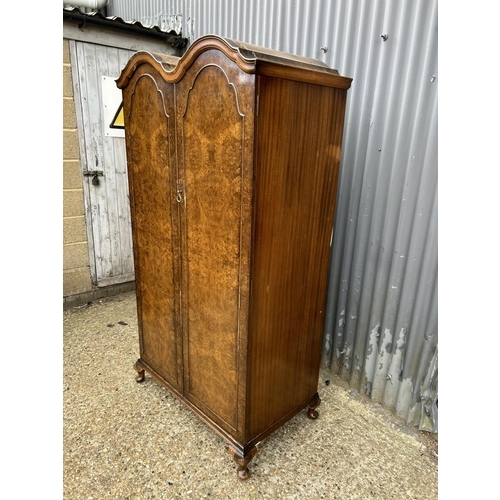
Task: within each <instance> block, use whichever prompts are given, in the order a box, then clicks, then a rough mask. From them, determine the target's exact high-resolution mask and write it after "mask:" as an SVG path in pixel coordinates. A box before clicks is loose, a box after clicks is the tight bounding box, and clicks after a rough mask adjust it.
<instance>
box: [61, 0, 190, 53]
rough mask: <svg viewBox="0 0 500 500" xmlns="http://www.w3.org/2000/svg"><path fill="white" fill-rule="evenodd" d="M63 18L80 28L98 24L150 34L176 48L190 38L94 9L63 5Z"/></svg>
mask: <svg viewBox="0 0 500 500" xmlns="http://www.w3.org/2000/svg"><path fill="white" fill-rule="evenodd" d="M63 20H64V21H69V22H73V23H77V24H78V26H79V27H80V28H83V27H85V26H86V25H87V26H96V27H100V28H106V29H112V30H118V31H122V32H126V33H134V34H137V35H141V36H148V37H151V38H155V39H156V40H163V41H164V42H165V43H167V44H168V45H170V46H172V47H174V48H179V49H181V48H183V47H185V46H186V45H187V44H188V39H187V38H184V37H182V35H179V34H177V33H176V32H175V31H174V30H172V31H169V32H168V33H167V32H165V31H161V29H160V28H159V27H158V26H152V27H150V26H144V25H143V24H141V23H140V22H138V21H134V22H127V21H124V20H123V19H122V18H120V17H116V16H115V17H104V16H103V15H102V14H101V13H99V12H97V11H94V12H88V13H84V12H81V11H80V10H79V9H77V8H76V7H70V8H67V7H63Z"/></svg>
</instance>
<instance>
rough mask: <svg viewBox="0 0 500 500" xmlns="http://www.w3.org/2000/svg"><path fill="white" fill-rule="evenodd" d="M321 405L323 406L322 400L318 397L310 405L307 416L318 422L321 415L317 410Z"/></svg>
mask: <svg viewBox="0 0 500 500" xmlns="http://www.w3.org/2000/svg"><path fill="white" fill-rule="evenodd" d="M320 404H321V399H320V398H319V396H318V398H317V399H316V400H315V401H313V402H312V403H311V404H310V405H309V408H308V409H307V416H308V417H309V418H310V419H311V420H316V419H317V418H318V417H319V413H318V412H317V411H316V408H317V407H318V406H319V405H320Z"/></svg>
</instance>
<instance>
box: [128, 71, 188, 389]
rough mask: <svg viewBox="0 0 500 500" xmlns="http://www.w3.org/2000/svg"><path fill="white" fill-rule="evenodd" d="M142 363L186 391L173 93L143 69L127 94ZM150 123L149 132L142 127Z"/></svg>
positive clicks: (130, 183) (155, 76)
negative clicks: (181, 361) (174, 190)
mask: <svg viewBox="0 0 500 500" xmlns="http://www.w3.org/2000/svg"><path fill="white" fill-rule="evenodd" d="M124 100H125V102H126V109H127V117H126V122H127V124H128V127H127V133H128V134H129V140H128V141H127V146H128V147H127V163H128V175H129V189H130V204H131V212H132V214H133V217H132V229H133V230H132V235H133V248H134V261H135V269H136V274H135V276H136V285H137V294H138V298H139V300H138V306H139V315H138V316H139V325H140V326H139V327H140V329H141V335H140V341H141V357H143V358H144V360H146V361H147V362H148V363H149V364H151V366H153V367H154V368H155V369H156V370H157V371H158V373H160V374H161V375H162V376H163V377H164V378H165V379H166V380H168V381H169V382H170V383H171V384H172V385H174V386H175V387H178V388H182V370H181V366H180V365H179V359H180V356H181V352H182V343H181V340H182V339H180V338H179V337H178V335H177V325H178V324H179V319H180V318H179V307H180V303H179V276H178V270H179V248H178V244H177V241H176V240H177V239H178V234H177V231H176V228H175V224H172V223H173V221H175V218H176V209H177V207H176V206H175V201H174V199H173V196H172V192H171V185H172V184H173V183H175V177H176V175H175V159H174V153H173V149H174V145H175V136H174V131H173V128H174V123H173V119H172V117H173V116H174V112H173V105H174V103H173V89H172V87H171V86H165V85H163V84H162V82H161V78H159V77H158V75H157V73H156V72H154V71H153V70H152V68H146V67H145V66H143V67H142V68H141V71H139V72H137V73H136V75H135V76H134V79H133V82H132V83H131V85H130V86H129V87H127V89H126V91H125V92H124ZM145 122H147V123H148V127H144V126H143V125H142V124H143V123H145ZM159 144H161V145H162V147H158V145H159Z"/></svg>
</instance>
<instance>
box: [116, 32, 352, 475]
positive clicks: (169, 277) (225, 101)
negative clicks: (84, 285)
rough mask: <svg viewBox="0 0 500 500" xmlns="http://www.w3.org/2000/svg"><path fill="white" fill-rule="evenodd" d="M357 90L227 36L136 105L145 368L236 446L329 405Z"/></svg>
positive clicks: (133, 79)
mask: <svg viewBox="0 0 500 500" xmlns="http://www.w3.org/2000/svg"><path fill="white" fill-rule="evenodd" d="M350 84H351V79H350V78H345V77H342V76H340V75H339V74H338V72H337V71H335V70H333V69H330V68H328V67H327V66H326V65H324V64H323V63H321V62H319V61H316V60H313V59H308V58H302V57H296V56H291V55H289V54H284V53H280V52H276V51H271V50H267V49H264V48H262V47H255V46H252V45H249V44H245V43H241V42H236V41H234V40H229V39H224V38H220V37H215V36H206V37H202V38H200V39H198V40H197V41H196V42H195V43H194V44H193V45H192V46H191V47H190V48H189V49H188V51H187V52H186V54H185V55H184V56H183V57H182V58H181V59H179V61H178V62H177V64H172V58H171V57H165V56H162V55H158V54H150V53H147V52H138V53H136V54H135V55H134V56H133V57H132V58H131V59H130V61H129V62H128V63H127V65H126V67H125V68H124V70H123V72H122V74H121V76H120V78H119V79H118V80H117V85H118V87H119V88H121V89H122V92H123V108H124V118H125V136H126V144H127V160H128V176H129V188H130V205H131V212H132V234H133V244H134V245H133V246H134V261H135V276H136V291H137V306H138V318H139V337H140V359H139V360H138V361H137V363H136V369H137V371H138V372H139V375H138V377H137V380H138V381H142V380H143V379H144V373H145V371H146V372H148V373H150V374H151V375H152V376H153V377H154V378H156V379H157V380H158V381H159V382H160V383H161V384H163V385H164V386H165V387H166V388H168V389H169V390H170V391H171V392H172V393H173V394H175V395H176V396H177V397H178V398H179V399H180V400H181V401H183V402H184V403H185V404H186V405H187V406H188V407H189V408H191V409H192V410H193V411H194V412H195V413H196V414H197V415H198V416H200V417H201V418H202V419H203V420H204V421H205V422H206V423H208V424H209V425H210V426H211V427H212V428H213V429H214V430H215V431H217V432H218V433H219V434H220V435H221V436H222V437H224V438H225V439H226V441H227V442H228V443H229V449H230V452H231V455H232V456H233V458H234V459H235V460H236V462H237V464H238V477H240V478H242V479H244V478H246V477H248V467H247V465H248V462H249V461H250V460H251V459H252V457H253V456H254V455H255V453H256V445H257V444H258V443H259V442H260V441H261V440H262V439H264V438H265V437H266V436H268V435H269V434H270V433H271V432H273V431H274V430H276V429H277V428H278V427H279V426H281V425H282V424H283V423H284V422H286V421H287V420H289V419H290V418H291V417H293V416H294V415H295V414H297V413H298V412H299V411H301V410H303V409H304V408H308V414H309V416H310V418H316V417H317V416H318V413H317V411H316V410H315V408H316V407H317V406H318V405H319V402H320V399H319V395H318V392H317V387H318V374H319V367H320V356H321V344H322V337H323V322H324V313H325V301H326V293H327V278H328V267H329V256H330V243H331V234H332V225H333V216H334V207H335V197H336V191H337V180H338V168H339V161H340V151H341V144H342V132H343V124H344V111H345V102H346V93H347V89H348V88H349V86H350Z"/></svg>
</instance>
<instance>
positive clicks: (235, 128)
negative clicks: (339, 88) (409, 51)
mask: <svg viewBox="0 0 500 500" xmlns="http://www.w3.org/2000/svg"><path fill="white" fill-rule="evenodd" d="M191 70H192V71H191V74H188V75H187V77H185V80H186V82H187V83H188V84H189V88H186V86H185V87H184V93H183V92H182V91H181V92H180V93H179V94H180V96H182V97H183V98H184V99H183V101H182V102H179V103H178V104H179V106H180V109H179V112H180V113H182V116H181V123H182V130H181V135H182V138H181V141H180V142H181V144H183V148H182V151H183V159H184V162H183V170H182V171H181V172H180V178H181V182H184V183H185V186H184V189H185V203H184V208H185V212H184V215H185V219H184V223H183V226H182V227H183V228H184V231H185V238H184V244H185V249H184V255H185V256H186V262H187V268H186V272H185V276H186V281H185V283H184V284H183V293H185V294H186V295H185V300H186V302H185V305H186V311H185V325H184V336H185V337H184V338H185V342H186V345H185V358H184V359H185V370H186V371H185V393H186V396H187V397H189V398H190V399H191V400H192V401H193V402H194V403H195V404H196V405H197V406H198V407H199V408H200V409H201V410H202V411H204V412H205V413H206V414H208V415H209V416H210V417H211V418H215V419H217V421H218V423H219V424H221V425H223V426H224V427H226V428H229V429H233V430H234V429H236V428H237V427H238V422H237V420H238V415H237V398H238V369H239V367H238V334H239V319H240V318H239V313H240V310H239V295H240V291H239V279H240V255H241V243H240V242H241V211H242V207H241V204H242V201H241V200H242V153H243V140H244V117H243V115H242V114H241V113H240V111H239V109H238V89H236V88H235V86H234V85H232V84H231V82H230V81H229V80H228V75H227V74H226V72H225V71H224V69H223V68H222V67H221V66H218V65H216V64H210V65H207V66H201V67H194V68H191ZM182 83H183V84H184V82H182ZM182 97H181V98H182ZM184 285H185V286H184Z"/></svg>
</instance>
